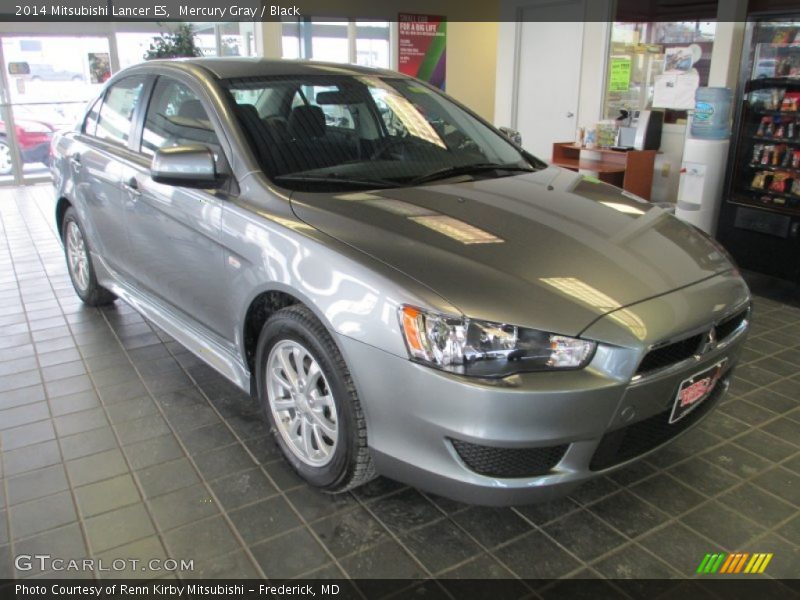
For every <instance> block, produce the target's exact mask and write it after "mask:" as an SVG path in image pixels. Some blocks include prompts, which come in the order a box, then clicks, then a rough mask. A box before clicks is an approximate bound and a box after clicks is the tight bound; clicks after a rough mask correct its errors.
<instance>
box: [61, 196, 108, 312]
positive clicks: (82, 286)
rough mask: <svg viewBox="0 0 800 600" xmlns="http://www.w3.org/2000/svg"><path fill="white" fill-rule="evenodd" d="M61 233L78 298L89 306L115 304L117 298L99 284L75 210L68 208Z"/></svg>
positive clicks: (70, 276) (70, 275) (68, 268)
mask: <svg viewBox="0 0 800 600" xmlns="http://www.w3.org/2000/svg"><path fill="white" fill-rule="evenodd" d="M61 231H62V234H63V236H64V255H65V256H66V259H67V270H68V271H69V278H70V279H71V280H72V287H74V288H75V292H76V293H77V294H78V297H79V298H80V299H81V300H83V302H84V303H85V304H88V305H89V306H103V305H105V304H111V303H112V302H114V300H116V298H117V297H116V296H115V295H114V294H112V293H111V292H110V291H108V290H107V289H106V288H104V287H102V286H101V285H100V284H99V283H97V277H96V276H95V272H94V266H93V265H92V256H91V254H90V252H89V244H88V242H87V240H86V235H85V233H84V231H83V228H82V227H81V224H80V222H79V221H78V218H77V214H76V213H75V210H74V209H73V208H68V209H67V211H66V213H64V221H63V224H62V228H61Z"/></svg>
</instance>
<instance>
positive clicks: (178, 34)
mask: <svg viewBox="0 0 800 600" xmlns="http://www.w3.org/2000/svg"><path fill="white" fill-rule="evenodd" d="M194 35H195V34H194V27H192V25H190V24H189V23H181V24H179V25H178V26H177V27H176V28H175V31H167V32H165V33H162V34H161V35H158V36H156V37H154V38H153V41H152V42H151V43H150V48H149V49H148V50H147V52H145V54H144V59H145V60H151V59H153V58H181V57H187V56H202V55H203V51H202V50H200V48H198V47H197V44H196V43H195V39H194Z"/></svg>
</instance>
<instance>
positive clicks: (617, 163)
mask: <svg viewBox="0 0 800 600" xmlns="http://www.w3.org/2000/svg"><path fill="white" fill-rule="evenodd" d="M655 160H656V151H655V150H629V151H628V152H625V151H623V150H611V149H610V148H592V149H588V148H582V147H581V146H578V145H576V144H573V143H572V142H563V143H562V142H560V143H557V144H553V157H552V160H551V161H550V162H552V163H553V164H554V165H557V166H559V167H564V168H565V169H571V170H573V171H578V170H585V171H592V172H593V173H597V177H598V178H599V179H601V180H602V181H605V182H608V183H610V184H612V185H616V186H618V187H621V188H622V189H624V190H627V191H629V192H631V193H632V194H636V195H637V196H641V197H642V198H644V199H645V200H650V190H651V189H652V187H653V165H654V163H655Z"/></svg>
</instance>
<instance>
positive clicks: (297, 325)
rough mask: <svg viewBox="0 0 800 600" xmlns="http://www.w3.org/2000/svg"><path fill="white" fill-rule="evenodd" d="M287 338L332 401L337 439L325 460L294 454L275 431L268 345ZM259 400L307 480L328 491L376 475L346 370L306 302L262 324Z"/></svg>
mask: <svg viewBox="0 0 800 600" xmlns="http://www.w3.org/2000/svg"><path fill="white" fill-rule="evenodd" d="M284 340H291V341H294V342H299V343H300V344H301V345H302V346H304V347H305V349H306V350H308V351H309V352H310V353H311V354H312V355H313V358H314V359H315V360H316V361H317V363H318V364H319V366H320V368H321V370H322V372H323V374H324V376H325V379H326V380H327V383H328V386H329V387H330V391H331V392H332V395H333V400H334V403H335V405H336V412H337V426H338V441H337V444H336V447H335V448H334V451H333V457H332V458H331V460H330V462H329V463H328V464H326V465H323V466H320V467H315V466H311V465H307V464H305V463H304V462H302V461H301V460H300V459H299V458H298V457H297V456H295V455H294V454H293V452H292V450H290V448H289V447H288V445H287V444H286V441H285V440H284V439H283V437H282V436H281V434H280V433H279V431H278V429H277V426H276V423H275V420H274V416H273V414H272V410H270V406H269V400H268V398H267V386H266V381H265V375H266V373H265V371H266V364H267V359H268V357H269V354H270V351H271V350H272V348H273V347H274V346H275V345H276V344H277V343H279V342H281V341H284ZM255 369H256V384H257V388H256V389H257V394H258V401H259V403H260V404H261V407H262V410H263V412H264V414H265V415H266V418H267V421H268V422H269V424H270V430H271V432H272V433H273V436H274V438H275V440H276V441H277V444H278V447H279V448H280V449H281V451H282V453H283V455H284V457H285V458H286V460H287V461H288V462H289V464H290V465H291V467H292V468H293V469H294V471H295V472H296V473H297V474H298V475H300V477H302V478H303V479H304V480H306V481H307V482H308V483H309V484H311V485H313V486H315V487H318V488H320V489H322V490H324V491H327V492H331V493H340V492H346V491H348V490H351V489H353V488H355V487H358V486H359V485H362V484H364V483H366V482H368V481H370V480H371V479H373V478H374V477H375V469H374V467H373V464H372V460H371V458H370V454H369V449H368V447H367V424H366V420H365V419H364V412H363V410H362V409H361V403H360V402H359V399H358V394H357V393H356V389H355V386H354V385H353V380H352V378H351V376H350V371H349V370H348V368H347V365H346V364H345V362H344V358H342V355H341V353H340V352H339V349H338V348H337V347H336V343H335V342H334V341H333V339H332V338H331V336H330V334H329V333H328V331H327V329H325V326H324V325H323V324H322V323H320V321H319V319H317V318H316V316H315V315H314V313H312V312H311V311H310V310H309V309H308V308H306V307H305V306H302V305H292V306H288V307H286V308H283V309H281V310H279V311H277V312H276V313H275V314H274V315H272V317H271V318H270V319H268V320H267V322H266V323H265V324H264V327H263V328H262V330H261V335H260V336H259V338H258V347H257V350H256V361H255Z"/></svg>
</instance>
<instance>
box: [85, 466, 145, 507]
mask: <svg viewBox="0 0 800 600" xmlns="http://www.w3.org/2000/svg"><path fill="white" fill-rule="evenodd" d="M75 497H76V498H77V500H78V508H79V509H80V512H81V514H82V515H83V516H84V517H92V516H94V515H98V514H101V513H104V512H108V511H110V510H115V509H117V508H122V507H123V506H128V505H130V504H136V503H137V502H140V501H141V497H140V495H139V490H138V489H136V484H135V483H134V482H133V478H132V477H131V476H130V475H128V474H127V473H126V474H124V475H120V476H119V477H114V478H113V479H106V480H104V481H99V482H97V483H91V484H89V485H85V486H81V487H79V488H76V489H75Z"/></svg>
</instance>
